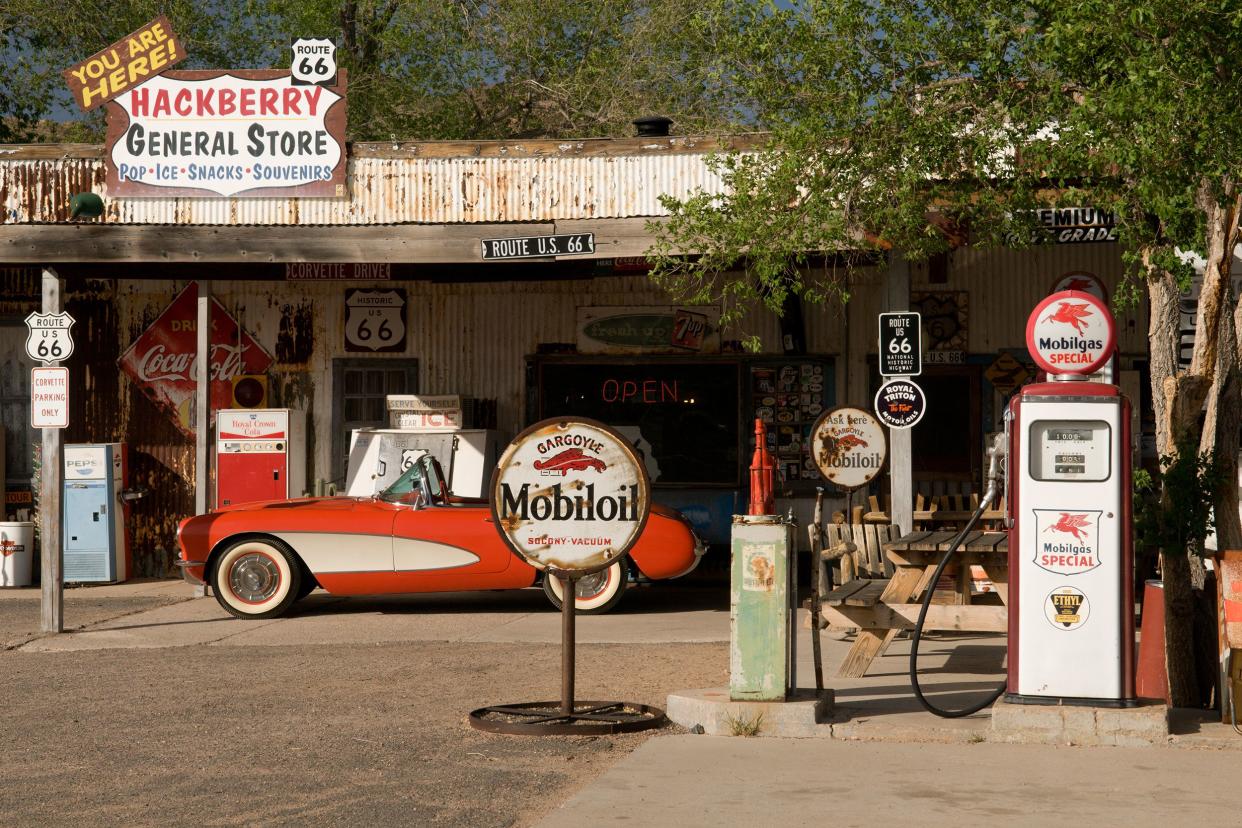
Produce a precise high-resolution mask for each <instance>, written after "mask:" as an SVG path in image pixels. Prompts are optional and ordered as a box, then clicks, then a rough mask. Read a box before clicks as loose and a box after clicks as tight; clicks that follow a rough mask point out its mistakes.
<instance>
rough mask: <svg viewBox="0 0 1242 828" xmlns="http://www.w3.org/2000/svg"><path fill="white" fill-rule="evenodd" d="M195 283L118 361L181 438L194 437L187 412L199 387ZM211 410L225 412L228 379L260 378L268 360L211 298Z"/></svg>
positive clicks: (258, 347) (228, 398)
mask: <svg viewBox="0 0 1242 828" xmlns="http://www.w3.org/2000/svg"><path fill="white" fill-rule="evenodd" d="M197 300H198V284H197V283H195V282H191V283H190V284H189V285H187V286H186V287H185V289H184V290H182V291H181V293H179V294H178V295H177V298H176V299H173V301H172V304H170V305H169V306H168V307H167V308H165V309H164V312H163V313H161V314H160V315H159V318H158V319H156V320H155V322H153V323H152V324H151V327H149V328H147V329H146V330H145V331H143V333H142V335H141V336H139V337H138V338H137V339H135V340H134V342H133V344H132V345H130V346H129V349H128V350H127V351H126V352H125V353H124V354H122V355H121V358H120V360H118V363H119V364H120V366H121V370H123V371H124V372H125V373H126V374H127V375H128V376H129V378H130V380H131V381H132V382H133V383H134V384H135V385H137V386H138V387H139V388H141V389H142V391H143V393H144V394H146V395H147V396H148V397H149V398H150V399H151V401H152V402H154V403H155V404H156V405H157V406H159V407H160V408H163V409H164V410H165V411H167V412H168V414H169V415H170V416H171V417H172V418H173V421H174V422H175V423H176V424H177V427H178V428H180V429H181V430H182V431H183V432H185V433H186V434H193V433H194V432H193V428H192V426H191V423H192V422H193V417H192V413H193V412H192V408H191V406H192V405H193V400H194V392H195V389H196V386H197V383H198V365H197V359H196V353H195V351H196V347H197V333H196V327H197V325H196V321H197V319H198V310H197ZM210 342H211V360H210V362H211V374H210V377H211V410H212V411H213V412H214V411H216V410H217V409H220V408H228V407H230V406H229V402H230V400H231V398H232V380H233V379H234V378H236V377H239V376H241V375H242V374H262V373H265V372H266V371H267V369H268V367H269V366H270V365H271V364H272V357H271V355H270V354H268V352H267V351H265V350H263V346H262V345H260V344H259V343H258V342H257V341H255V339H254V337H252V336H251V335H250V334H249V333H247V332H246V331H245V330H244V329H240V328H239V327H238V325H237V320H236V319H234V318H233V317H232V315H231V314H230V313H229V312H228V311H227V310H225V309H224V306H223V305H221V304H220V303H219V302H218V301H216V300H215V298H214V297H213V298H212V300H211V338H210Z"/></svg>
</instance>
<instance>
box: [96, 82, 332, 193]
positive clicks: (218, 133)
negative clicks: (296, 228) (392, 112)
mask: <svg viewBox="0 0 1242 828" xmlns="http://www.w3.org/2000/svg"><path fill="white" fill-rule="evenodd" d="M105 157H106V160H107V167H108V194H109V195H112V196H128V197H132V196H148V197H164V196H169V195H189V196H235V195H247V196H260V197H262V196H286V195H296V196H344V195H345V194H346V191H345V73H344V72H343V71H342V72H340V73H339V79H338V83H337V85H336V86H333V87H325V86H314V85H310V86H300V85H294V84H293V83H292V81H291V79H290V75H289V72H288V71H287V70H286V71H280V70H256V71H231V72H223V71H196V72H165V73H164V74H162V75H159V76H157V77H154V78H152V79H151V80H149V81H147V82H146V83H144V84H142V85H141V86H138V87H136V88H134V89H131V90H129V91H127V92H125V93H124V94H122V95H120V96H119V97H117V98H116V99H115V100H114V101H111V102H110V103H109V104H108V136H107V146H106V151H105Z"/></svg>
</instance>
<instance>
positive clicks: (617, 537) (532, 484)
mask: <svg viewBox="0 0 1242 828" xmlns="http://www.w3.org/2000/svg"><path fill="white" fill-rule="evenodd" d="M491 501H492V503H491V505H492V519H493V520H494V521H495V523H496V529H497V531H499V532H500V536H501V538H502V539H503V540H504V542H505V543H506V544H507V545H508V546H509V548H510V549H512V550H513V551H514V552H516V553H517V554H518V555H520V556H521V557H522V558H523V559H524V560H525V561H526V562H527V563H529V564H530V565H531V566H533V567H535V568H536V569H552V570H555V571H558V572H568V573H573V574H574V576H575V577H576V576H577V575H585V574H589V573H591V572H596V571H598V570H601V569H604V568H606V567H608V566H611V565H612V564H613V563H614V562H615V561H617V560H619V559H621V558H622V557H624V555H625V554H626V553H627V552H628V551H629V550H630V547H632V546H633V545H634V543H635V542H636V541H637V540H638V536H639V535H640V534H641V533H642V531H643V527H644V526H645V525H646V524H647V516H648V514H649V513H650V511H651V483H650V481H649V480H648V479H647V471H646V468H645V467H644V466H643V463H642V460H641V459H640V458H639V457H638V453H637V452H636V451H635V450H634V446H633V445H632V444H631V443H630V441H629V440H627V439H625V437H623V436H621V435H620V434H618V433H617V432H616V431H613V430H612V429H611V428H609V427H608V426H606V425H604V424H603V423H598V422H595V421H594V420H586V419H569V418H558V417H554V418H552V419H548V420H543V421H541V422H538V423H535V424H534V425H533V426H531V427H530V428H528V429H526V430H525V431H523V432H522V433H521V434H519V435H518V436H517V437H515V438H514V440H513V442H512V443H510V444H509V447H508V448H507V449H505V452H504V454H503V455H502V456H501V458H500V462H499V463H498V464H497V465H496V471H495V472H493V474H492V486H491Z"/></svg>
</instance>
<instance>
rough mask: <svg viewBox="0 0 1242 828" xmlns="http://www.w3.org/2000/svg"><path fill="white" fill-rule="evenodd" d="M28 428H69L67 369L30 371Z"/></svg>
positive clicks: (37, 369)
mask: <svg viewBox="0 0 1242 828" xmlns="http://www.w3.org/2000/svg"><path fill="white" fill-rule="evenodd" d="M30 427H31V428H68V427H69V369H68V368H56V367H53V368H31V369H30Z"/></svg>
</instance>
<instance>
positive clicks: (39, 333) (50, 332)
mask: <svg viewBox="0 0 1242 828" xmlns="http://www.w3.org/2000/svg"><path fill="white" fill-rule="evenodd" d="M73 321H74V320H73V317H72V316H70V315H69V314H67V313H63V312H62V313H31V314H30V315H29V316H27V317H26V328H27V329H28V331H29V334H28V335H27V337H26V356H28V357H30V358H31V359H33V360H34V361H35V362H64V361H65V360H66V359H68V358H69V356H70V355H71V354H72V353H73V337H72V336H70V335H69V329H70V328H71V327H73Z"/></svg>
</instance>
